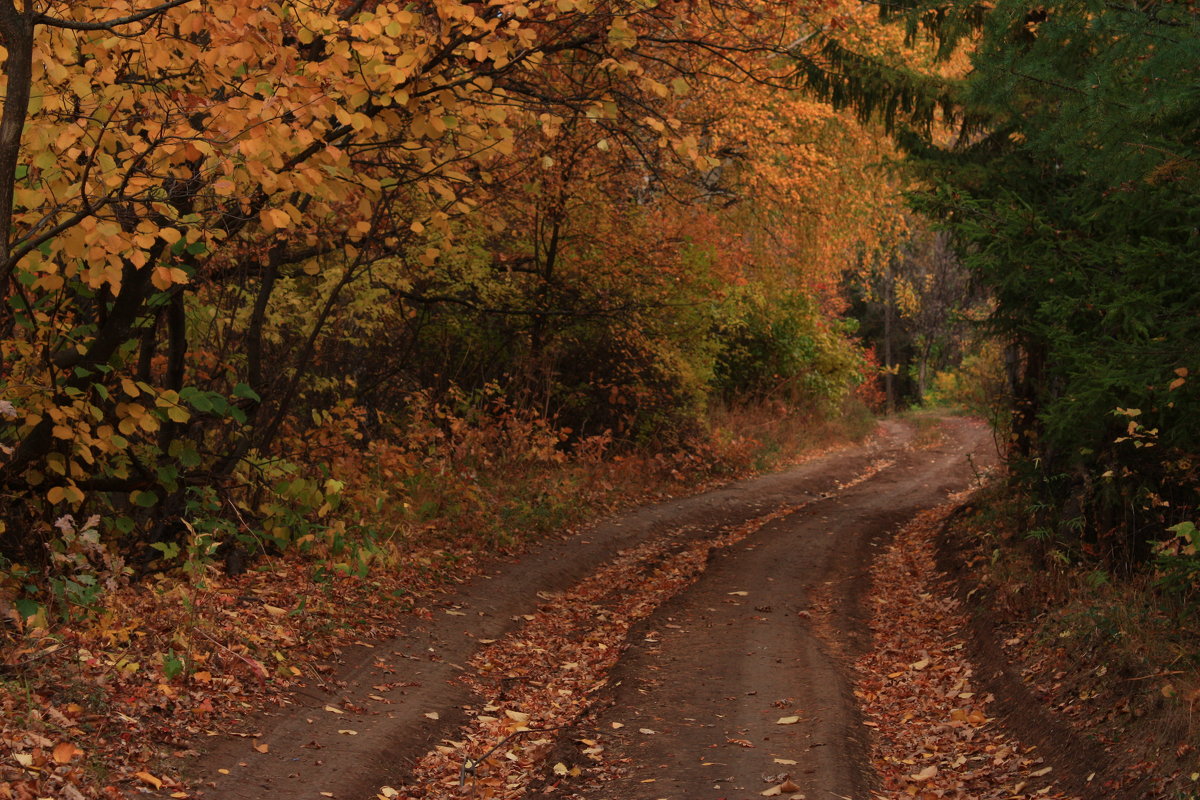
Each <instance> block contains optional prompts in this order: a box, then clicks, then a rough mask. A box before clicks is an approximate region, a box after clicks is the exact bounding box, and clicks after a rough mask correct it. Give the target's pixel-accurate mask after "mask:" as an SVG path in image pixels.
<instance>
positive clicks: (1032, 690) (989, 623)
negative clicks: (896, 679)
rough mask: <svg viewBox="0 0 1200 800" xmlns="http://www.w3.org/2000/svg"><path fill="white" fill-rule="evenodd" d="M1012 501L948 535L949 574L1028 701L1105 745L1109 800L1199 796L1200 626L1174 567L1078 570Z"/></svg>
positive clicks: (990, 501)
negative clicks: (1027, 526) (1132, 571)
mask: <svg viewBox="0 0 1200 800" xmlns="http://www.w3.org/2000/svg"><path fill="white" fill-rule="evenodd" d="M1019 507H1020V502H1019V497H1018V496H1017V495H1014V494H1010V493H1007V492H1006V491H1003V490H999V489H997V490H994V491H992V492H990V493H988V494H986V495H984V496H983V497H981V498H980V499H979V500H978V501H977V502H975V503H974V504H972V505H971V506H969V507H968V508H967V509H965V510H964V513H962V514H960V515H958V516H957V517H956V519H955V520H954V521H953V524H952V525H950V526H949V527H948V528H947V531H946V534H945V541H944V543H943V558H944V564H947V563H949V564H960V565H964V567H965V569H964V568H962V567H960V568H959V569H957V570H955V571H956V572H958V573H959V581H960V592H959V593H960V595H962V596H966V595H967V594H969V595H970V597H969V599H968V600H967V602H966V604H965V608H966V610H967V611H968V613H969V614H970V615H971V616H972V617H973V620H972V624H973V625H976V626H981V627H982V629H983V630H984V631H985V632H986V633H987V634H988V636H989V637H990V638H991V639H992V640H994V641H995V642H996V643H998V649H997V655H1000V656H1002V657H1003V659H1004V660H1005V661H1008V662H1011V664H1012V665H1013V667H1012V670H1011V671H1012V674H1013V675H1014V676H1016V677H1017V678H1019V680H1020V682H1021V683H1022V684H1023V685H1024V686H1025V687H1026V688H1027V690H1028V693H1029V694H1030V695H1031V696H1032V697H1034V698H1036V699H1037V701H1039V702H1040V704H1041V705H1042V706H1043V707H1045V708H1047V709H1051V710H1052V711H1053V712H1054V717H1055V718H1056V719H1058V720H1060V721H1062V722H1063V723H1064V724H1065V727H1066V729H1067V730H1068V731H1073V732H1075V733H1076V734H1077V735H1078V736H1079V737H1080V738H1081V739H1082V740H1083V741H1084V742H1085V743H1094V744H1095V745H1099V746H1102V747H1103V748H1104V751H1105V754H1106V756H1105V759H1106V760H1105V761H1104V762H1103V763H1097V764H1095V768H1094V770H1093V772H1094V774H1093V775H1092V782H1093V783H1094V784H1096V785H1098V786H1101V787H1103V788H1102V791H1103V792H1104V796H1112V797H1129V798H1172V799H1174V798H1186V797H1195V796H1197V793H1198V789H1197V782H1198V781H1200V758H1198V751H1197V746H1198V744H1200V735H1198V731H1197V727H1196V717H1195V710H1196V705H1197V702H1200V669H1198V668H1200V663H1198V658H1197V653H1198V652H1200V648H1198V644H1200V625H1198V624H1197V619H1196V616H1195V609H1194V606H1193V605H1192V604H1190V603H1189V602H1188V597H1187V595H1186V594H1184V595H1181V594H1180V593H1179V592H1177V591H1176V590H1175V587H1174V585H1173V584H1172V582H1171V579H1172V574H1171V573H1170V572H1169V567H1170V566H1171V561H1170V560H1166V561H1161V562H1160V567H1159V568H1158V569H1153V568H1148V569H1146V570H1144V571H1141V572H1139V573H1138V574H1136V575H1134V576H1132V577H1127V578H1123V579H1116V578H1113V577H1112V576H1110V575H1108V574H1107V573H1105V572H1103V571H1101V570H1099V569H1097V568H1096V566H1095V564H1094V563H1089V561H1087V560H1083V559H1078V560H1073V559H1071V558H1068V557H1066V555H1065V553H1064V552H1063V551H1062V550H1061V549H1059V548H1058V547H1056V545H1055V543H1054V542H1052V541H1050V542H1048V541H1045V540H1043V539H1042V538H1040V537H1039V536H1037V535H1030V532H1029V531H1022V530H1021V528H1020V526H1019V525H1018V524H1017V522H1016V520H1018V519H1020V515H1019Z"/></svg>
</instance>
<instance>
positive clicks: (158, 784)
mask: <svg viewBox="0 0 1200 800" xmlns="http://www.w3.org/2000/svg"><path fill="white" fill-rule="evenodd" d="M133 777H135V778H138V779H139V780H141V781H142V782H143V783H148V784H150V785H151V786H153V787H154V788H155V789H161V788H162V785H163V782H162V780H161V779H159V778H156V777H154V776H153V775H151V774H150V773H149V772H135V773H133Z"/></svg>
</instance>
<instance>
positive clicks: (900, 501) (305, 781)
mask: <svg viewBox="0 0 1200 800" xmlns="http://www.w3.org/2000/svg"><path fill="white" fill-rule="evenodd" d="M941 429H942V433H943V436H942V438H941V440H940V442H938V443H934V444H932V445H930V444H929V443H928V442H926V441H924V438H923V437H921V436H918V435H917V429H916V428H915V427H914V426H913V425H912V424H911V423H909V422H904V421H900V420H890V421H887V422H885V423H883V425H882V426H881V429H880V432H879V435H878V436H877V437H875V439H874V440H873V441H871V442H870V443H868V444H865V445H862V446H859V447H853V448H848V449H845V450H842V451H838V452H835V453H832V454H829V455H825V456H822V457H820V458H816V459H813V460H811V461H809V462H807V463H804V464H802V465H800V466H797V467H794V468H792V469H789V470H787V471H784V472H781V473H777V474H773V475H768V476H764V477H760V478H755V479H751V480H746V481H740V482H737V483H732V484H729V485H727V486H724V487H721V488H718V489H715V490H712V491H709V492H705V493H703V494H700V495H697V496H694V497H688V498H684V499H678V500H672V501H669V502H664V503H659V504H657V505H654V506H650V507H645V508H640V509H637V510H634V511H631V512H628V513H625V514H622V515H620V516H617V517H614V518H612V519H609V520H607V521H605V522H602V523H600V524H597V525H594V526H591V527H588V528H586V529H583V530H581V531H579V532H576V533H573V534H571V535H569V536H567V537H565V538H563V539H561V540H558V541H554V542H549V543H546V544H544V545H541V546H538V547H536V548H533V549H531V550H530V551H529V552H526V553H525V554H524V555H523V556H521V557H520V558H519V559H518V560H514V561H508V562H499V561H498V562H497V563H496V564H495V565H494V566H493V569H492V570H491V571H490V573H489V574H488V575H487V576H486V577H483V578H480V579H477V580H475V581H473V582H471V583H470V584H467V585H465V586H463V587H461V588H460V589H459V590H458V591H457V592H456V593H454V594H451V595H446V596H445V597H444V598H443V601H442V603H441V604H440V605H439V606H438V607H436V608H433V609H432V612H433V613H432V618H431V619H420V618H416V617H414V618H413V620H412V624H411V629H410V630H409V631H408V632H407V633H406V634H405V635H403V636H401V637H398V638H395V639H392V640H389V641H378V642H373V643H370V644H363V645H362V646H361V647H357V648H354V649H353V650H348V651H346V652H344V653H343V654H342V661H341V663H340V664H338V665H336V669H335V670H334V671H333V672H332V674H331V676H330V677H328V678H327V679H325V680H324V681H323V682H320V683H318V682H314V683H313V685H311V686H310V687H309V689H308V690H307V691H306V692H305V693H304V694H297V695H296V696H294V698H293V700H292V704H291V705H287V706H284V707H281V708H278V709H274V710H272V711H270V712H264V713H261V714H257V715H254V716H250V717H247V718H246V719H245V720H244V725H243V728H242V730H241V733H242V734H243V735H241V736H213V737H210V738H208V739H205V740H203V741H200V742H198V743H196V748H197V749H198V750H200V752H201V753H203V755H202V756H201V757H200V758H199V759H197V760H196V761H195V762H194V763H193V764H192V765H191V766H190V768H189V769H188V770H187V772H188V773H190V775H191V777H192V778H193V779H194V780H196V781H197V785H198V786H199V787H201V788H204V789H205V790H206V791H205V795H204V796H205V797H207V798H220V799H222V800H224V799H228V800H257V799H258V798H266V797H288V798H292V797H295V798H307V797H312V798H320V797H334V798H364V799H365V798H373V797H375V796H376V795H377V793H378V792H379V791H380V788H381V787H384V786H392V787H404V786H408V790H407V791H408V794H410V795H412V794H413V791H412V789H413V783H414V778H413V772H412V770H413V767H414V765H416V764H417V763H418V762H420V761H421V759H422V758H424V757H425V756H426V754H427V753H429V752H430V751H431V750H433V749H434V748H435V747H436V746H437V745H438V743H439V742H442V741H443V740H448V739H449V740H453V739H454V738H455V737H456V735H457V734H458V732H459V731H461V730H462V728H463V726H465V725H466V724H467V723H469V722H470V721H471V720H470V716H469V715H470V714H474V713H477V712H475V711H474V710H473V709H474V708H476V707H478V706H480V705H481V704H482V703H481V700H480V698H479V697H478V696H477V695H476V692H475V691H474V690H473V689H472V688H471V686H470V685H469V684H470V683H471V681H470V680H468V679H470V678H472V677H473V676H472V674H468V673H473V672H474V671H475V670H476V669H477V666H476V665H477V664H478V663H479V661H478V659H476V661H475V662H472V659H473V658H474V657H475V656H476V655H477V654H478V653H480V652H481V651H482V650H483V649H484V648H485V647H488V646H490V645H492V643H493V642H500V643H501V644H500V645H497V646H501V645H502V644H503V642H504V641H506V639H507V638H511V637H515V636H517V635H518V634H519V633H520V631H521V628H522V626H523V625H526V624H531V625H532V624H535V621H536V620H537V619H538V617H537V614H538V612H539V611H540V610H542V609H544V608H545V607H546V605H545V604H546V600H547V598H549V597H551V596H554V595H555V594H556V593H562V592H567V591H569V590H571V589H572V587H575V586H578V585H581V584H582V583H583V582H585V581H586V580H587V578H588V577H589V576H593V575H595V574H597V573H598V572H599V571H600V570H602V569H604V568H605V567H606V566H609V565H611V564H613V563H615V560H617V559H619V558H621V557H623V554H626V553H628V552H630V550H631V549H632V548H635V547H641V546H644V545H646V544H647V543H651V544H652V543H654V542H655V541H656V540H660V541H661V542H662V543H663V546H662V548H661V549H660V551H659V555H657V556H655V558H657V559H665V558H669V557H670V554H671V553H674V552H676V551H682V550H686V549H687V548H689V547H691V548H692V549H693V550H694V549H695V547H696V546H697V545H702V544H703V543H704V542H705V541H706V540H711V541H713V542H716V541H717V540H719V539H721V537H725V539H724V541H723V543H722V544H721V545H714V546H713V547H712V549H709V550H707V551H706V552H707V563H706V564H704V565H703V569H702V570H700V571H698V574H696V575H694V576H692V577H689V578H688V579H687V581H685V582H681V583H680V587H681V588H679V590H678V591H677V592H676V593H675V594H674V596H673V597H670V598H665V601H664V599H663V598H659V599H657V600H656V601H655V605H654V606H653V607H650V608H647V609H645V610H644V613H640V616H639V617H638V619H640V622H637V624H635V625H634V626H633V627H632V628H630V629H628V633H627V635H626V636H625V639H624V641H621V642H615V643H613V646H614V647H615V648H616V650H615V652H620V653H621V655H620V658H619V659H618V660H617V661H616V664H615V666H613V667H612V669H611V671H610V673H609V674H608V676H607V683H606V684H605V688H604V689H603V690H601V691H597V692H596V693H595V694H591V695H589V699H588V707H587V708H585V709H583V710H582V712H581V714H582V715H581V716H580V717H579V718H578V719H577V720H576V721H575V722H574V724H573V726H571V727H570V728H569V729H568V730H567V731H565V732H561V733H560V734H559V744H558V745H557V747H556V748H555V749H547V754H546V756H545V758H544V760H545V762H546V763H545V764H544V765H543V769H542V772H543V773H544V775H545V777H544V778H543V779H542V783H541V785H540V789H539V790H552V791H553V792H554V793H555V795H554V796H558V797H562V796H567V795H573V796H577V797H582V798H587V800H598V799H599V798H607V797H611V798H624V799H626V800H654V799H655V798H679V799H680V800H682V799H683V798H714V800H716V798H730V800H732V799H733V798H749V797H756V796H758V795H759V793H760V792H762V791H763V789H764V788H767V786H769V785H770V784H769V783H764V780H766V779H770V778H773V777H776V776H777V775H778V774H779V773H784V772H786V773H789V774H790V776H791V780H792V782H793V783H795V784H796V785H797V786H798V787H799V789H797V790H795V792H794V793H797V794H798V793H805V794H806V795H807V796H808V798H831V797H845V798H860V797H865V796H867V792H868V791H869V790H870V789H871V788H872V787H873V785H874V783H873V774H872V770H871V768H870V762H869V760H868V754H867V743H866V740H865V732H866V729H865V728H864V726H863V725H862V721H861V720H860V719H859V717H858V714H857V711H856V703H855V702H854V698H853V696H852V695H851V690H850V687H851V679H850V677H849V676H850V673H849V671H848V667H847V663H848V661H849V660H850V659H852V658H854V657H855V656H856V655H857V654H858V653H860V652H861V650H862V648H864V647H865V646H867V644H868V643H869V635H868V631H867V629H866V627H865V624H864V615H865V614H866V613H867V610H866V606H865V605H864V603H863V598H864V595H865V593H866V592H867V591H868V589H869V585H868V577H867V573H868V569H869V566H870V563H871V560H872V554H873V552H874V549H875V548H876V547H878V546H879V545H880V544H881V543H882V542H883V541H884V540H885V539H886V537H887V536H888V535H889V534H890V533H891V532H893V531H894V530H896V529H897V528H898V527H899V526H901V525H903V524H904V523H906V522H907V521H908V520H910V519H911V518H912V517H913V516H914V515H915V514H916V513H917V512H919V511H921V510H923V509H925V508H928V507H931V506H934V505H937V504H939V503H941V502H943V501H944V500H945V499H946V497H947V496H948V495H949V494H950V493H952V492H955V491H959V490H962V489H963V488H965V487H966V486H967V485H968V484H969V482H970V481H971V480H972V478H973V477H974V474H975V469H976V467H982V466H984V465H986V464H988V463H990V462H992V461H994V460H995V453H994V448H993V443H992V438H991V434H990V432H989V431H988V430H987V428H986V427H985V426H983V425H982V424H980V423H978V422H975V421H972V420H967V419H960V418H950V419H946V420H944V421H943V422H942V425H941ZM735 530H740V531H741V534H739V535H738V536H736V537H733V538H730V531H735ZM663 554H666V555H663ZM656 563H657V562H656ZM640 569H642V570H643V572H644V573H645V574H650V570H649V569H648V568H647V567H646V566H645V565H643V566H642V567H640ZM615 594H620V592H616V593H615ZM617 599H618V598H614V599H613V602H614V603H615V602H616V600H617ZM599 616H600V617H603V613H600V614H599ZM567 667H573V665H567ZM474 682H475V684H476V685H478V683H479V676H478V675H474ZM792 717H796V718H798V719H796V720H795V721H794V722H786V723H784V724H780V722H779V721H780V720H781V719H784V720H790V718H792ZM589 730H595V731H603V732H604V738H605V743H604V744H605V752H604V755H603V761H604V763H605V764H606V765H609V767H610V768H609V769H607V770H606V771H605V773H606V777H607V778H608V779H607V780H605V781H603V782H600V781H596V780H588V774H589V773H588V771H582V772H580V775H581V777H579V778H575V779H573V778H572V777H571V774H563V770H554V771H552V770H551V768H550V766H551V764H555V761H556V760H557V761H558V763H557V764H555V766H556V767H563V768H564V769H565V768H566V767H567V766H569V765H566V764H564V763H563V761H561V760H559V756H560V755H561V752H567V751H569V752H574V753H577V752H578V749H577V747H578V746H572V745H571V744H570V742H571V741H572V738H571V737H578V736H581V735H586V731H589ZM564 748H565V750H564ZM777 759H778V761H777ZM780 762H783V765H781V763H780ZM788 762H795V763H794V765H793V764H789V763H788ZM574 772H577V771H576V770H572V771H571V773H572V774H573V773H574ZM593 772H598V770H594V771H593ZM423 791H424V789H422V788H421V787H420V785H419V779H418V780H417V788H416V793H421V792H423ZM431 796H432V795H431ZM785 796H788V795H785Z"/></svg>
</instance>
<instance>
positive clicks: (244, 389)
mask: <svg viewBox="0 0 1200 800" xmlns="http://www.w3.org/2000/svg"><path fill="white" fill-rule="evenodd" d="M233 396H234V397H240V398H242V399H243V400H253V401H254V402H256V403H261V402H262V398H261V397H259V396H258V392H256V391H254V390H253V389H251V388H250V387H249V386H248V385H247V384H244V383H239V384H238V385H237V386H234V387H233Z"/></svg>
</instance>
